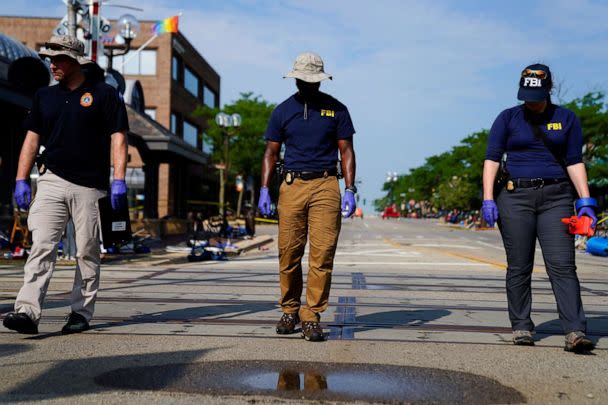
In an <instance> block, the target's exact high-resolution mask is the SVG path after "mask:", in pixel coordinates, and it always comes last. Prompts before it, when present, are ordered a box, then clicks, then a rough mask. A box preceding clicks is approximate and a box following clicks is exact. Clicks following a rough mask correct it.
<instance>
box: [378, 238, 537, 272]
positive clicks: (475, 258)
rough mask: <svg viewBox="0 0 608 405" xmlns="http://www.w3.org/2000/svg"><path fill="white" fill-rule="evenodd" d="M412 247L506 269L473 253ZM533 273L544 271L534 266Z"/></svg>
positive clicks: (399, 244) (392, 243) (401, 247)
mask: <svg viewBox="0 0 608 405" xmlns="http://www.w3.org/2000/svg"><path fill="white" fill-rule="evenodd" d="M384 243H386V244H388V245H390V246H393V247H396V248H399V249H403V248H404V247H407V246H404V245H403V244H401V243H399V242H396V241H394V240H392V239H384ZM412 248H415V249H417V250H424V251H427V252H429V253H431V252H432V253H439V254H444V255H447V256H452V257H458V258H460V259H467V260H470V261H472V262H477V263H483V264H489V265H490V266H492V267H496V268H498V269H500V270H503V271H506V270H507V265H506V263H504V262H499V261H495V260H491V259H486V258H483V257H479V256H473V255H469V254H462V253H457V252H454V251H450V250H445V249H429V248H424V247H419V246H412ZM532 272H533V273H544V272H545V271H544V270H543V269H540V268H538V267H536V266H534V268H533V269H532Z"/></svg>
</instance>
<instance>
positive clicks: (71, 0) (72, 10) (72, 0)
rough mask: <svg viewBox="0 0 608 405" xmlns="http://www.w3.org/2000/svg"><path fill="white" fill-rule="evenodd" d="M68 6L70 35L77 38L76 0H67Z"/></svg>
mask: <svg viewBox="0 0 608 405" xmlns="http://www.w3.org/2000/svg"><path fill="white" fill-rule="evenodd" d="M66 3H67V5H68V35H70V36H72V37H76V0H67V1H66Z"/></svg>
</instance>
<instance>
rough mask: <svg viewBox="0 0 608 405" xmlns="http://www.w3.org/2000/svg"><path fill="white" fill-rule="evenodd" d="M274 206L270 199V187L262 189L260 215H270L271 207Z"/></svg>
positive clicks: (259, 203)
mask: <svg viewBox="0 0 608 405" xmlns="http://www.w3.org/2000/svg"><path fill="white" fill-rule="evenodd" d="M271 205H272V200H271V199H270V195H269V194H268V187H261V188H260V200H259V201H258V210H260V214H262V215H270V206H271Z"/></svg>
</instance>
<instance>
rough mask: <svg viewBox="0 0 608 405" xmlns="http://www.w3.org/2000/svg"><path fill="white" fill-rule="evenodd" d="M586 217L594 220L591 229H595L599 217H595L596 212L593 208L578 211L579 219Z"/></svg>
mask: <svg viewBox="0 0 608 405" xmlns="http://www.w3.org/2000/svg"><path fill="white" fill-rule="evenodd" d="M583 215H584V216H586V217H589V218H591V219H592V221H593V222H592V223H591V227H592V228H595V224H596V223H597V216H596V215H595V210H594V209H593V207H583V208H581V209H580V210H579V211H578V217H579V218H580V217H582V216H583Z"/></svg>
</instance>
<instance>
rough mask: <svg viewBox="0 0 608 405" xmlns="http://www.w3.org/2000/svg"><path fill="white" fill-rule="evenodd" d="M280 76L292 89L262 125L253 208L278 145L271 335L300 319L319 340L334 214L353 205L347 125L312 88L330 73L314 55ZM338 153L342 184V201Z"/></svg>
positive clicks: (333, 103)
mask: <svg viewBox="0 0 608 405" xmlns="http://www.w3.org/2000/svg"><path fill="white" fill-rule="evenodd" d="M285 77H291V78H294V79H296V87H297V88H298V92H297V93H295V94H294V95H292V96H291V97H289V98H288V99H287V100H285V101H284V102H282V103H281V104H279V105H278V106H277V108H276V109H275V110H274V111H273V113H272V116H271V118H270V122H269V123H268V128H267V130H266V134H265V138H266V141H267V143H266V152H265V154H264V160H263V163H262V187H261V190H260V200H259V203H258V208H259V210H260V213H261V214H262V215H268V214H270V207H271V205H272V200H271V198H270V195H269V190H268V185H269V183H270V179H271V178H272V175H273V172H274V168H275V163H276V162H277V161H278V160H279V156H280V152H281V146H282V145H283V144H285V157H284V169H283V170H282V173H281V176H282V178H281V187H280V191H279V204H278V211H279V267H280V284H281V299H280V300H279V304H280V305H281V310H282V311H283V316H282V317H281V320H280V321H279V322H278V324H277V328H276V332H277V333H278V334H289V333H294V332H295V331H296V329H295V328H296V326H297V324H298V323H300V320H301V321H302V337H304V338H305V339H306V340H308V341H322V340H325V335H324V334H323V330H322V329H321V326H320V325H319V320H320V313H321V312H323V311H325V310H326V309H327V305H328V300H329V290H330V286H331V273H332V269H333V262H334V255H335V252H336V245H337V242H338V236H339V233H340V226H341V218H340V213H342V216H343V217H351V216H352V214H353V212H354V211H355V208H356V203H355V194H356V193H357V189H356V187H355V166H356V165H355V152H354V149H353V135H354V133H355V129H354V127H353V123H352V121H351V118H350V114H349V113H348V109H347V108H346V106H344V104H342V103H340V102H339V101H338V100H336V99H335V98H333V97H331V96H329V95H327V94H325V93H322V92H320V91H319V87H320V84H321V83H320V82H321V81H323V80H325V79H331V78H332V77H331V75H329V74H327V73H325V69H324V65H323V60H322V59H321V57H320V56H319V55H317V54H316V53H313V52H305V53H302V54H301V55H299V56H298V57H297V59H296V61H295V63H294V65H293V69H292V70H291V72H289V73H288V74H287V75H286V76H284V78H285ZM338 151H339V152H340V156H341V158H342V162H341V169H342V173H343V174H344V182H345V186H346V190H345V192H344V197H343V200H342V206H340V200H341V195H340V186H339V183H338V170H337V168H338V164H337V163H338ZM307 237H309V238H310V257H309V271H308V277H307V284H308V285H307V290H306V304H301V295H302V289H303V280H302V256H303V255H304V247H305V245H306V239H307Z"/></svg>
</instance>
